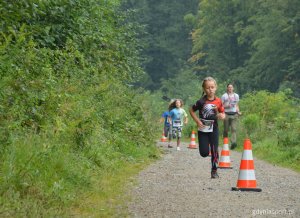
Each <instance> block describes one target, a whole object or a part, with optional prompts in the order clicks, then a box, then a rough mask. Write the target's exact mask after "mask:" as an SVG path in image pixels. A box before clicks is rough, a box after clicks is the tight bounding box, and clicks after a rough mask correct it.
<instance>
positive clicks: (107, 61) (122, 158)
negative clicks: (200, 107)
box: [0, 0, 158, 217]
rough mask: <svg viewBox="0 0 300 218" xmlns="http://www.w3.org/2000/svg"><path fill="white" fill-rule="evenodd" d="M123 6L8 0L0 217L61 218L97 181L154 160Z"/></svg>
mask: <svg viewBox="0 0 300 218" xmlns="http://www.w3.org/2000/svg"><path fill="white" fill-rule="evenodd" d="M119 6H120V2H119V1H96V0H91V1H87V0H80V1H72V0H71V1H64V0H61V1H52V0H50V1H49V0H41V1H38V2H36V1H35V2H33V1H31V0H22V1H15V2H13V3H12V2H9V1H2V2H1V3H0V10H1V13H0V14H1V15H0V16H1V21H0V28H1V35H0V87H1V89H0V98H1V101H0V138H1V149H0V159H1V161H0V173H1V179H0V193H1V195H0V202H1V206H0V214H1V216H13V217H15V216H21V217H23V216H34V217H45V216H46V217H48V216H50V217H53V216H63V215H66V213H67V212H68V211H67V210H66V208H67V207H70V206H71V204H72V203H73V202H74V201H75V200H76V198H77V197H78V196H80V195H81V194H82V193H83V192H87V191H92V190H93V188H94V187H93V186H92V182H93V180H94V179H96V178H97V180H100V181H101V179H102V178H103V176H104V175H106V174H107V172H109V173H111V174H113V173H114V172H117V169H119V168H120V167H121V166H123V165H129V164H130V163H132V164H135V163H136V162H139V161H140V160H143V159H149V158H157V155H158V153H157V150H156V149H155V146H153V145H154V142H153V137H154V135H155V128H153V127H152V125H150V124H149V123H150V120H153V117H152V116H153V114H148V115H147V116H145V113H144V111H145V110H146V108H145V107H146V106H147V103H145V102H146V101H147V98H146V96H145V95H143V90H133V89H132V88H131V87H130V84H131V83H136V82H137V81H138V78H139V77H140V76H141V75H142V74H143V71H142V68H141V67H140V58H139V42H138V40H137V38H136V34H137V33H136V32H135V31H136V29H138V27H136V24H133V23H130V22H128V21H127V19H126V14H125V13H123V12H122V11H121V10H120V7H119Z"/></svg>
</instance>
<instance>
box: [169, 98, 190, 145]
mask: <svg viewBox="0 0 300 218" xmlns="http://www.w3.org/2000/svg"><path fill="white" fill-rule="evenodd" d="M182 107H183V101H182V100H181V99H176V100H175V101H174V102H173V103H172V104H170V106H169V110H170V114H169V123H171V124H172V135H173V138H174V139H176V138H177V148H176V149H177V151H180V138H181V132H182V127H183V124H187V123H188V118H187V113H186V112H185V110H184V109H183V108H182Z"/></svg>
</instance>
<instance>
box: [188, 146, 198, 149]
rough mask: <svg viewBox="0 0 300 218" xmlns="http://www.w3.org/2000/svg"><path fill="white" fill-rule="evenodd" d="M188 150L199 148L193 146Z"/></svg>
mask: <svg viewBox="0 0 300 218" xmlns="http://www.w3.org/2000/svg"><path fill="white" fill-rule="evenodd" d="M188 148H190V149H197V147H192V146H189V147H188Z"/></svg>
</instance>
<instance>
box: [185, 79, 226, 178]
mask: <svg viewBox="0 0 300 218" xmlns="http://www.w3.org/2000/svg"><path fill="white" fill-rule="evenodd" d="M202 88H203V94H202V97H201V98H200V99H199V100H198V101H197V102H196V103H195V104H194V105H192V106H191V107H190V110H189V111H190V114H191V116H192V118H193V120H194V121H195V122H196V124H197V126H198V142H199V153H200V155H201V156H202V157H207V156H209V145H210V147H211V178H212V179H215V178H218V177H219V175H218V173H217V168H218V166H217V165H218V162H219V152H218V146H219V128H218V119H220V120H223V119H225V114H224V108H223V105H222V101H221V99H220V98H218V97H217V96H216V91H217V82H216V80H215V79H214V78H212V77H206V78H205V79H204V80H203V82H202ZM196 111H199V117H198V116H197V115H196V113H195V112H196Z"/></svg>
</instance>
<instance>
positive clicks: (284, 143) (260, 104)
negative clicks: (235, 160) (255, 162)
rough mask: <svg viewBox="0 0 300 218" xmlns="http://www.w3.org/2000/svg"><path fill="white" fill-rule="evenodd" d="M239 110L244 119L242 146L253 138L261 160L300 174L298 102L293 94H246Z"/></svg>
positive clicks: (240, 133)
mask: <svg viewBox="0 0 300 218" xmlns="http://www.w3.org/2000/svg"><path fill="white" fill-rule="evenodd" d="M240 108H241V111H242V112H243V116H242V117H241V122H240V131H239V134H238V135H239V141H240V142H239V143H240V144H242V140H243V138H245V137H250V139H251V140H252V141H253V142H254V145H255V146H254V151H257V152H258V156H260V157H262V158H264V159H267V160H270V161H271V162H274V163H278V164H281V165H284V166H289V165H290V167H292V168H293V169H297V170H299V167H297V166H299V162H300V158H299V147H300V144H299V142H300V137H299V131H300V114H299V108H300V102H299V99H295V98H293V97H291V93H290V90H286V91H285V92H279V93H270V92H267V91H260V92H257V93H248V94H246V95H245V96H244V97H243V98H242V99H241V102H240ZM262 152H264V153H267V154H268V155H265V154H263V153H262ZM270 152H271V154H272V155H274V158H272V156H270V155H271V154H270ZM291 162H294V163H293V164H291Z"/></svg>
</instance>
